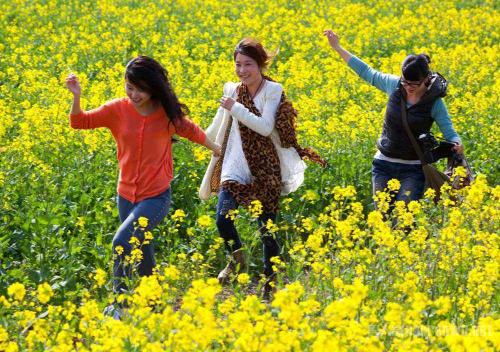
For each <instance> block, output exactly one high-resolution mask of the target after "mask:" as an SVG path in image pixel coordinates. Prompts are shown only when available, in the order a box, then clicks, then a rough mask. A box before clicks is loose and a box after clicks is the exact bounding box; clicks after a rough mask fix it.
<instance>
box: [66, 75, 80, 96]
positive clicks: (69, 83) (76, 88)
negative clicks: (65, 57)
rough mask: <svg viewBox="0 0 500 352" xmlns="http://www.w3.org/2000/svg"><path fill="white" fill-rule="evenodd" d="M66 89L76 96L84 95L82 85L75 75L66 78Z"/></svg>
mask: <svg viewBox="0 0 500 352" xmlns="http://www.w3.org/2000/svg"><path fill="white" fill-rule="evenodd" d="M66 87H67V88H68V89H69V91H70V92H71V93H73V95H75V96H79V95H80V94H82V88H81V87H80V83H79V82H78V78H77V77H76V76H75V75H74V74H73V73H71V74H70V75H69V76H68V77H67V78H66Z"/></svg>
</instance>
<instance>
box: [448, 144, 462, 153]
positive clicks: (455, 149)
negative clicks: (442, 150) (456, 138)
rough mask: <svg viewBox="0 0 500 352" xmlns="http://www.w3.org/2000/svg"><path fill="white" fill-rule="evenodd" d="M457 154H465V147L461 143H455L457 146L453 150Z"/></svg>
mask: <svg viewBox="0 0 500 352" xmlns="http://www.w3.org/2000/svg"><path fill="white" fill-rule="evenodd" d="M451 149H452V150H453V151H454V152H455V153H458V154H463V153H464V146H463V144H460V143H455V146H454V147H453V148H451Z"/></svg>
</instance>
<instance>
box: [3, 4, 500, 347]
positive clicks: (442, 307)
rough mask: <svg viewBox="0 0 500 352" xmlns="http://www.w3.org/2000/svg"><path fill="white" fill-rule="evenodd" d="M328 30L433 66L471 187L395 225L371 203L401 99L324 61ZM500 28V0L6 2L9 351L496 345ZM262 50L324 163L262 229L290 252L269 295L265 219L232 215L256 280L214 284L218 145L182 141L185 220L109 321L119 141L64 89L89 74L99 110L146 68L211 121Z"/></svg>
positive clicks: (89, 97)
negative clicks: (236, 60) (201, 190)
mask: <svg viewBox="0 0 500 352" xmlns="http://www.w3.org/2000/svg"><path fill="white" fill-rule="evenodd" d="M327 28H332V29H333V30H334V31H335V32H336V33H338V34H339V36H340V41H341V44H342V45H343V46H344V47H345V48H346V49H347V50H349V51H350V52H352V53H353V54H355V55H357V56H359V57H360V58H361V59H363V60H364V61H366V62H367V63H369V64H370V65H371V66H373V67H374V68H376V69H378V70H380V71H384V72H391V73H394V74H399V71H400V65H401V62H402V60H403V59H404V57H405V56H406V55H407V54H408V53H411V52H415V53H420V52H425V53H427V54H429V55H430V56H431V59H432V63H431V68H432V69H434V70H435V71H438V72H440V73H441V74H442V75H443V76H444V77H446V78H447V79H448V80H449V90H448V95H447V97H446V98H445V99H444V100H445V102H446V104H447V107H448V110H449V112H450V115H451V116H452V120H453V123H454V126H455V129H456V130H457V132H458V133H459V135H460V136H461V138H462V140H463V142H464V146H465V152H466V155H467V157H468V159H469V161H470V162H471V165H472V168H473V169H474V171H475V173H476V175H477V177H476V180H475V182H474V183H473V184H472V185H471V186H470V187H468V188H466V189H464V190H461V191H459V192H458V194H454V191H450V192H448V191H447V192H445V195H444V196H443V198H442V199H441V201H440V202H439V203H438V204H434V203H433V202H432V200H431V199H432V194H427V195H426V197H425V198H424V199H423V200H421V201H420V202H412V203H410V204H409V205H408V206H407V207H405V206H404V205H403V204H396V206H395V209H394V211H393V213H392V215H391V216H386V215H387V214H386V212H387V201H388V197H390V194H391V190H388V191H387V193H384V194H381V195H380V199H379V202H380V207H379V210H374V207H373V199H372V196H371V182H370V177H371V176H370V170H371V161H372V158H373V154H374V153H375V151H376V149H375V141H376V138H377V137H378V134H379V133H380V131H381V128H382V122H383V115H384V114H383V112H384V109H385V105H386V102H387V96H386V95H385V94H383V93H382V92H379V91H377V90H376V89H375V88H373V87H371V86H369V85H368V84H366V83H365V82H363V81H362V80H361V79H360V78H358V77H357V76H356V74H355V73H354V72H352V71H351V70H350V69H349V68H348V67H347V65H345V63H344V62H343V61H342V60H341V59H340V58H339V57H338V55H336V53H334V52H333V51H332V50H331V48H330V47H329V46H328V43H327V40H326V39H325V38H324V37H323V36H322V31H323V30H324V29H327ZM498 28H500V14H499V4H498V2H496V1H478V0H469V1H462V0H455V1H448V0H441V1H437V0H429V1H425V2H424V1H414V0H407V1H401V0H396V1H377V0H375V1H365V0H359V1H354V0H351V1H344V0H339V1H335V2H332V1H313V0H304V1H285V0H272V1H271V0H269V1H246V0H244V1H233V0H229V1H224V2H222V1H211V0H210V1H197V0H179V1H170V0H169V1H160V0H148V1H140V2H136V1H125V0H116V1H108V0H104V1H94V0H87V1H68V2H66V1H57V0H46V1H41V0H39V1H18V0H13V1H2V2H0V50H1V53H2V54H1V56H0V351H18V350H19V351H22V350H34V351H45V350H48V351H73V350H77V351H115V350H116V351H122V350H126V351H165V350H167V351H193V350H195V351H226V350H237V351H262V350H264V349H265V350H269V351H300V350H305V351H337V350H339V351H386V350H389V351H441V350H443V351H495V350H500V316H499V298H500V292H499V272H500V251H499V249H500V241H499V227H500V221H499V212H500V185H499V183H498V181H499V179H500V167H499V165H500V140H499V139H500V138H499V136H500V127H499V126H500V124H499V125H497V124H496V122H495V121H497V120H496V119H497V117H498V115H499V93H500V84H499V82H500V71H499V70H498V66H499V62H500V54H499V53H500V32H499V30H498ZM249 36H250V37H255V38H258V39H260V40H261V41H262V42H263V44H264V45H265V46H266V47H267V48H268V49H270V50H271V51H277V55H276V57H275V58H274V60H273V62H272V64H271V66H270V68H269V71H268V75H269V76H271V77H272V78H273V79H274V80H276V81H278V82H280V83H282V85H283V87H284V89H285V92H286V94H287V96H288V97H289V98H290V100H291V101H292V102H293V103H294V106H295V108H296V109H297V110H298V111H299V126H298V131H299V140H300V142H301V144H302V145H304V146H306V145H311V146H314V147H315V148H316V149H317V150H318V151H319V152H320V154H321V155H322V156H323V157H325V158H326V159H327V160H328V162H329V167H328V168H326V169H321V168H320V167H318V166H317V165H313V164H311V163H309V164H308V166H309V167H308V169H307V170H306V179H305V182H304V184H303V185H302V186H301V187H300V188H299V189H298V190H297V191H296V192H295V193H292V194H290V195H289V196H288V197H284V198H283V199H282V202H281V205H280V209H281V210H280V213H279V216H278V219H277V222H276V223H275V224H269V230H270V231H271V232H273V233H274V234H275V236H277V238H278V239H279V241H280V243H281V244H282V255H281V257H280V258H279V259H278V258H276V259H277V260H275V265H276V268H277V269H278V271H279V275H278V281H277V283H276V288H277V292H276V293H275V294H274V298H273V300H271V301H270V302H263V301H261V297H260V289H261V287H262V284H263V282H262V281H263V280H262V279H261V277H260V275H259V274H260V273H261V272H262V259H261V257H262V250H261V242H260V238H259V233H258V231H257V225H256V222H257V221H256V217H257V216H258V214H256V213H258V209H250V210H245V209H243V208H240V209H239V211H238V213H236V214H234V216H235V217H236V218H237V220H236V222H237V227H238V229H239V231H240V234H241V236H242V239H243V241H244V244H245V251H246V252H247V258H249V267H248V268H247V270H246V271H245V272H244V273H242V274H239V275H238V276H237V277H235V278H234V280H233V282H232V283H231V284H229V286H226V287H222V286H220V285H219V284H218V282H217V280H216V279H215V277H216V276H217V273H218V271H219V270H220V269H221V268H222V267H223V266H224V265H225V262H226V257H225V252H224V246H223V243H222V241H221V239H219V236H218V232H217V228H216V226H215V221H214V217H215V204H216V203H215V199H211V200H210V201H208V202H205V203H204V202H201V201H200V200H199V199H198V197H197V190H198V186H199V184H200V183H201V179H202V177H203V174H204V171H205V168H206V166H207V164H208V162H209V160H210V152H208V151H207V150H205V149H203V148H202V147H199V146H197V145H195V144H192V143H189V142H187V141H185V140H181V141H180V142H179V143H176V144H175V145H174V163H175V179H174V181H173V183H172V190H173V193H172V194H173V203H172V208H171V210H170V213H169V215H168V216H167V219H166V220H165V221H164V222H163V223H162V224H161V225H160V226H159V227H158V228H157V229H155V230H154V231H153V233H152V235H153V237H154V241H155V247H156V254H155V256H156V261H157V264H158V265H157V272H156V274H155V275H153V276H151V277H145V278H142V279H141V278H139V277H138V276H137V275H135V276H134V277H133V279H132V281H131V283H130V287H132V290H131V292H130V294H129V295H127V296H125V297H121V298H120V299H125V300H126V301H127V302H129V304H130V307H129V308H128V309H127V311H126V312H125V314H124V316H123V318H122V320H114V319H113V318H111V317H108V316H104V315H103V313H102V312H103V309H104V308H105V307H106V306H107V305H108V304H109V303H111V302H112V301H113V298H114V296H113V294H112V280H111V265H112V259H113V253H112V250H111V240H112V238H113V236H114V233H115V231H116V229H117V228H118V226H119V220H118V211H117V207H116V181H117V178H118V164H117V161H116V150H115V142H114V140H113V138H112V136H111V134H110V133H109V131H106V130H94V131H76V130H72V129H71V128H70V126H69V121H68V112H69V109H70V104H71V94H70V93H69V92H68V91H67V89H66V88H65V86H64V79H65V77H66V76H67V75H68V74H69V73H70V72H74V73H75V74H76V75H77V76H78V77H79V79H80V82H81V85H82V89H83V94H82V100H83V107H84V108H85V109H91V108H94V107H97V106H99V105H101V104H103V103H104V102H106V101H108V100H111V99H113V98H115V97H122V96H125V92H124V80H123V72H124V67H125V65H126V63H127V62H128V61H129V60H130V59H131V58H133V57H135V56H136V55H139V54H143V55H148V56H151V57H153V58H155V59H157V60H158V61H159V62H161V63H162V64H163V65H164V66H165V67H166V68H167V69H168V71H169V74H170V79H171V82H172V83H173V86H174V88H175V91H176V93H177V95H178V96H179V98H180V100H181V101H182V102H184V103H185V104H187V106H188V107H189V108H190V110H191V115H190V118H191V119H192V120H194V121H195V122H196V123H198V124H199V125H200V126H202V127H203V128H206V127H208V125H209V124H210V122H211V120H212V118H213V117H214V115H215V112H216V111H217V108H218V105H219V104H218V102H217V100H218V98H220V96H221V95H222V87H223V84H224V82H226V81H235V80H237V77H236V76H235V74H234V69H233V61H232V53H233V49H234V47H235V45H236V44H237V43H238V42H239V40H240V39H242V38H244V37H249ZM435 132H436V134H437V135H439V131H438V130H437V129H436V130H435ZM391 187H392V188H393V189H392V191H393V190H395V189H397V188H398V184H397V182H394V183H391ZM391 217H392V218H391ZM136 254H137V255H136V256H133V257H132V258H130V260H131V261H134V260H135V261H136V260H137V259H138V258H137V257H138V256H140V253H137V252H136Z"/></svg>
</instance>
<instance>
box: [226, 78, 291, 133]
mask: <svg viewBox="0 0 500 352" xmlns="http://www.w3.org/2000/svg"><path fill="white" fill-rule="evenodd" d="M267 84H269V83H267ZM282 92H283V88H282V87H281V86H280V85H273V87H272V88H271V89H269V92H266V94H267V95H266V97H265V103H264V108H263V110H262V116H260V117H259V116H257V115H255V114H253V113H252V112H250V110H248V109H247V108H246V107H245V106H244V105H243V104H240V103H238V102H234V104H232V106H231V107H228V110H229V111H231V115H233V116H234V117H235V118H236V119H237V120H238V121H240V122H241V123H242V124H244V125H245V126H247V127H248V128H250V129H252V130H254V131H255V132H257V133H258V134H260V135H263V136H269V135H270V134H271V132H272V131H273V129H274V125H275V123H276V110H277V109H278V105H279V103H280V100H281V93H282ZM222 106H223V107H225V105H222Z"/></svg>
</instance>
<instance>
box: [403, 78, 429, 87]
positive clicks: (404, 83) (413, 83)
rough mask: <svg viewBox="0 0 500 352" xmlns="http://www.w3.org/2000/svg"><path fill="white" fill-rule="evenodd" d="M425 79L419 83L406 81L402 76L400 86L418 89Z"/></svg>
mask: <svg viewBox="0 0 500 352" xmlns="http://www.w3.org/2000/svg"><path fill="white" fill-rule="evenodd" d="M426 79H427V77H426V78H424V79H423V80H421V81H407V80H406V79H405V78H404V77H403V76H401V84H402V85H404V86H410V87H419V86H420V85H421V84H422V83H423V82H424V81H425V80H426Z"/></svg>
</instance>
